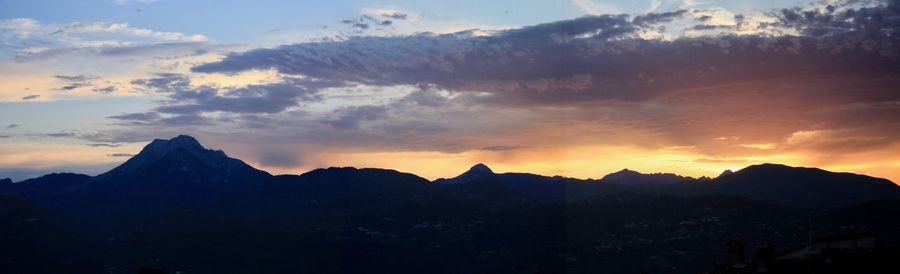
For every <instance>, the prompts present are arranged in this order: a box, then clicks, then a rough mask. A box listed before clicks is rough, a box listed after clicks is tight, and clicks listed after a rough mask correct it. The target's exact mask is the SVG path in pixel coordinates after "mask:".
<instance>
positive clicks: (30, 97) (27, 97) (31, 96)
mask: <svg viewBox="0 0 900 274" xmlns="http://www.w3.org/2000/svg"><path fill="white" fill-rule="evenodd" d="M40 97H41V96H40V95H37V94H32V95H26V96H22V100H26V101H27V100H34V99H37V98H40Z"/></svg>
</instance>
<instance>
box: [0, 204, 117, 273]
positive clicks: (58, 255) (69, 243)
mask: <svg viewBox="0 0 900 274" xmlns="http://www.w3.org/2000/svg"><path fill="white" fill-rule="evenodd" d="M76 232H78V230H76V229H72V228H71V227H69V226H68V224H66V222H65V221H64V220H63V219H62V218H61V217H60V216H57V215H56V214H54V213H53V212H52V210H50V209H48V208H46V207H45V206H43V205H40V204H38V203H35V202H34V201H31V200H29V199H27V198H24V197H21V196H19V195H17V194H14V193H0V243H3V244H0V272H2V273H97V272H98V271H100V269H98V268H92V267H87V266H85V265H84V264H82V263H80V262H79V261H86V260H87V256H85V255H88V254H87V253H86V251H87V250H86V249H84V247H85V245H84V244H83V243H82V242H80V239H79V237H78V235H76Z"/></svg>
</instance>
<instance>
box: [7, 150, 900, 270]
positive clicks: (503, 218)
mask: <svg viewBox="0 0 900 274" xmlns="http://www.w3.org/2000/svg"><path fill="white" fill-rule="evenodd" d="M898 189H900V187H898V186H896V185H894V184H893V183H891V182H890V181H887V180H884V179H878V178H872V177H868V176H863V175H856V174H849V173H833V172H828V171H824V170H820V169H811V168H794V167H788V166H782V165H772V164H765V165H758V166H751V167H747V168H745V169H742V170H739V171H737V172H734V173H723V174H722V175H720V176H719V177H717V178H715V179H709V180H702V182H701V180H693V179H691V178H689V177H681V176H678V175H674V174H640V173H637V172H634V171H630V170H627V169H626V170H623V171H621V172H617V173H613V174H610V175H607V176H606V177H604V178H603V179H601V180H580V179H573V178H565V177H559V176H554V177H549V176H541V175H536V174H528V173H500V174H498V173H494V172H493V171H492V170H491V169H490V168H489V167H487V166H486V165H483V164H477V165H475V166H473V167H472V168H470V169H469V170H467V171H466V172H464V173H462V174H461V175H459V176H456V177H454V178H451V179H438V180H435V181H434V182H429V181H428V180H426V179H424V178H421V177H419V176H416V175H414V174H409V173H403V172H398V171H394V170H386V169H371V168H362V169H358V168H349V167H348V168H326V169H316V170H313V171H310V172H307V173H304V174H301V175H279V176H271V175H269V174H268V173H265V172H263V171H259V170H256V169H254V168H253V167H250V166H249V165H247V164H245V163H244V162H242V161H240V160H237V159H233V158H230V157H228V156H227V155H226V154H225V153H223V152H222V151H217V150H209V149H206V148H204V147H203V146H202V145H200V144H199V142H197V140H195V139H193V138H191V137H188V136H179V137H176V138H173V139H171V140H155V141H153V142H151V143H150V144H149V145H147V146H146V147H145V148H144V149H143V150H142V151H141V152H140V153H139V154H138V155H136V156H135V157H133V158H132V159H129V160H128V161H126V162H125V163H123V164H122V165H120V166H119V167H116V168H115V169H113V170H110V171H109V172H107V173H104V174H102V175H99V176H96V177H90V176H87V175H81V174H70V173H63V174H49V175H45V176H42V177H38V178H34V179H29V180H25V181H22V182H19V183H10V182H8V181H5V180H4V181H3V182H0V193H2V192H13V193H11V194H0V237H6V238H0V240H6V241H9V242H10V244H8V246H9V248H7V249H4V246H0V272H2V273H6V272H11V273H19V272H29V271H28V270H30V269H38V271H31V272H40V269H45V270H44V272H50V273H53V272H77V271H78V269H85V270H86V271H84V272H89V273H92V272H98V271H87V270H88V269H93V270H96V269H105V270H110V271H113V270H124V271H125V272H130V271H131V270H134V269H137V266H145V267H147V268H146V269H165V270H167V271H169V272H176V271H182V272H184V273H297V272H309V273H423V272H427V273H596V272H601V273H662V272H679V273H698V272H701V271H703V270H706V268H707V267H706V265H707V263H708V262H710V261H711V260H713V259H715V258H716V254H720V252H719V251H718V250H719V249H720V248H721V247H720V245H722V244H724V243H725V242H727V241H728V240H729V239H730V237H733V236H742V237H746V238H747V239H753V240H756V239H759V240H765V241H770V242H774V243H776V244H781V243H796V242H798V241H799V242H802V241H803V240H804V239H807V237H808V236H809V232H810V231H811V230H812V229H814V230H815V231H816V232H815V233H823V234H824V233H847V232H856V231H857V230H871V231H876V232H878V233H881V234H885V235H886V236H879V239H888V240H886V241H884V242H880V243H883V244H885V245H886V246H888V247H891V248H898V247H900V237H898V236H897V234H898V233H897V232H896V231H898V229H900V223H898V222H896V221H885V220H886V219H895V218H894V215H896V214H897V212H898V210H900V204H898V203H897V202H896V201H885V202H875V201H877V200H891V199H900V194H898ZM2 195H7V196H2ZM861 203H865V204H864V205H862V206H859V207H852V208H848V207H849V206H854V205H857V204H861ZM805 207H815V209H804V208H805ZM833 207H841V208H833ZM37 220H46V222H44V221H37ZM810 220H815V223H814V226H815V227H814V228H812V229H811V228H810V225H811V224H810ZM73 235H74V236H73ZM7 238H9V239H7ZM63 247H66V248H63ZM68 247H71V248H68ZM14 250H23V252H22V253H20V254H19V253H15V252H14ZM85 250H90V252H85ZM79 254H81V255H79ZM42 263H47V264H46V265H47V266H46V267H44V264H42ZM41 267H43V268H41ZM23 269H24V270H23ZM60 269H64V270H60ZM72 269H75V270H72ZM10 270H13V271H10ZM70 270H72V271H70Z"/></svg>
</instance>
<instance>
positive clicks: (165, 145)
mask: <svg viewBox="0 0 900 274" xmlns="http://www.w3.org/2000/svg"><path fill="white" fill-rule="evenodd" d="M176 148H184V149H189V150H205V149H206V148H204V147H203V145H201V144H200V142H199V141H197V139H195V138H194V137H191V136H188V135H178V136H176V137H175V138H172V139H169V140H165V139H155V140H153V142H150V144H149V145H147V146H146V147H144V149H143V150H142V151H141V153H144V152H145V151H147V152H150V151H154V150H160V149H164V150H165V149H176Z"/></svg>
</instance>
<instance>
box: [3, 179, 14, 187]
mask: <svg viewBox="0 0 900 274" xmlns="http://www.w3.org/2000/svg"><path fill="white" fill-rule="evenodd" d="M12 183H13V180H12V179H10V178H5V179H0V185H9V184H12Z"/></svg>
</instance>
